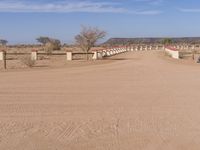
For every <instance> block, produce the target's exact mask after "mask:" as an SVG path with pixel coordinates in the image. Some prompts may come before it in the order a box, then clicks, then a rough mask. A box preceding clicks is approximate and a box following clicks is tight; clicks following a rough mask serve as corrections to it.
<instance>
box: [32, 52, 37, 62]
mask: <svg viewBox="0 0 200 150" xmlns="http://www.w3.org/2000/svg"><path fill="white" fill-rule="evenodd" d="M31 60H37V50H32V52H31Z"/></svg>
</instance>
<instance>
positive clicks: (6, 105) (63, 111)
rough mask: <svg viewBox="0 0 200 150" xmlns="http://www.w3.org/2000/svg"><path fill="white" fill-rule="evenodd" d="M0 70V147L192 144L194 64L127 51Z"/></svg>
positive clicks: (164, 147) (198, 116)
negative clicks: (107, 57) (67, 63)
mask: <svg viewBox="0 0 200 150" xmlns="http://www.w3.org/2000/svg"><path fill="white" fill-rule="evenodd" d="M112 59H114V60H115V61H113V62H112V63H103V64H98V65H89V66H81V67H70V68H67V67H65V68H59V69H45V70H30V71H13V72H11V71H9V72H0V150H169V149H170V150H188V149H189V150H197V149H199V148H200V66H198V65H196V64H188V63H185V62H182V61H176V60H172V59H170V58H164V57H163V56H162V55H161V54H160V52H156V51H152V52H134V53H126V54H122V55H118V56H115V57H113V58H112Z"/></svg>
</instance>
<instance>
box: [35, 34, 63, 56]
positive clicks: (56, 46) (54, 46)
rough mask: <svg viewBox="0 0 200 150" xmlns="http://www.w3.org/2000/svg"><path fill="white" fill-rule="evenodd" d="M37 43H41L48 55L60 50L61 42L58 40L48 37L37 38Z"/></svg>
mask: <svg viewBox="0 0 200 150" xmlns="http://www.w3.org/2000/svg"><path fill="white" fill-rule="evenodd" d="M36 40H37V41H38V42H39V43H42V44H43V45H44V47H45V51H46V52H47V53H48V54H50V53H51V52H52V51H53V50H60V48H61V42H60V40H58V39H53V38H49V37H42V36H41V37H39V38H37V39H36Z"/></svg>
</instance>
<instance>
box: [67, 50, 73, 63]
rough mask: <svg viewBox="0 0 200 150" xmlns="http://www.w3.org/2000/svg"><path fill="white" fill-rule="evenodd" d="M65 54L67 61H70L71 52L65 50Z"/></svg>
mask: <svg viewBox="0 0 200 150" xmlns="http://www.w3.org/2000/svg"><path fill="white" fill-rule="evenodd" d="M66 54H67V61H71V60H72V52H66Z"/></svg>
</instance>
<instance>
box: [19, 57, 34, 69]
mask: <svg viewBox="0 0 200 150" xmlns="http://www.w3.org/2000/svg"><path fill="white" fill-rule="evenodd" d="M21 62H22V63H23V64H25V65H26V66H28V67H30V68H31V67H33V66H34V65H35V62H36V61H35V60H32V59H31V57H30V56H24V57H22V58H21Z"/></svg>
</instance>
